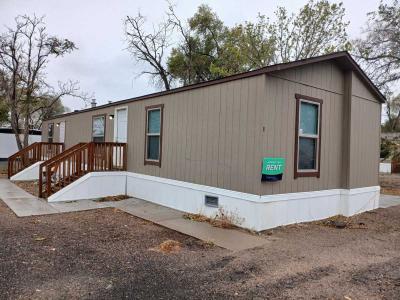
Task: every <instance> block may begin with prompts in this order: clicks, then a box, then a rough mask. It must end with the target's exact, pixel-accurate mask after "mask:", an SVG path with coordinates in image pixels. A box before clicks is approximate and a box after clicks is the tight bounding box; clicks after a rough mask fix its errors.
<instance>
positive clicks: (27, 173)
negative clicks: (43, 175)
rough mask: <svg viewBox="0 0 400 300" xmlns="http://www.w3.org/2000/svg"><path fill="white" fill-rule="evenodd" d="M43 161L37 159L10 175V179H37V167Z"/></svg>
mask: <svg viewBox="0 0 400 300" xmlns="http://www.w3.org/2000/svg"><path fill="white" fill-rule="evenodd" d="M42 162H43V161H38V162H36V163H34V164H33V165H31V166H29V167H27V168H26V169H23V170H22V171H21V172H18V173H17V174H15V175H14V176H11V178H10V180H13V181H26V180H38V179H39V167H40V164H41V163H42Z"/></svg>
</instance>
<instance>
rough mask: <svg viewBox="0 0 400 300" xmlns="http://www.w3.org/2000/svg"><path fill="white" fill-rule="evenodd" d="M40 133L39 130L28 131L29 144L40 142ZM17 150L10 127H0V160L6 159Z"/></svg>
mask: <svg viewBox="0 0 400 300" xmlns="http://www.w3.org/2000/svg"><path fill="white" fill-rule="evenodd" d="M41 138H42V133H41V131H40V130H30V131H29V144H32V143H34V142H40V141H41ZM17 151H18V146H17V142H16V140H15V135H14V132H13V131H12V129H11V128H0V161H5V160H7V158H8V157H10V156H11V155H13V154H14V153H15V152H17Z"/></svg>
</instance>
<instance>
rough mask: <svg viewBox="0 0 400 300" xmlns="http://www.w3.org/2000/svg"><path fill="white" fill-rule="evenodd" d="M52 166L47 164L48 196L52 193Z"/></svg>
mask: <svg viewBox="0 0 400 300" xmlns="http://www.w3.org/2000/svg"><path fill="white" fill-rule="evenodd" d="M50 170H51V168H50V167H49V166H48V165H47V166H46V197H49V196H50V195H51V174H50Z"/></svg>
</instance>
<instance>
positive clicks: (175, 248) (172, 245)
mask: <svg viewBox="0 0 400 300" xmlns="http://www.w3.org/2000/svg"><path fill="white" fill-rule="evenodd" d="M181 249H182V244H181V243H180V242H178V241H175V240H165V241H164V242H162V243H161V244H160V245H158V246H157V247H155V248H151V249H150V250H153V251H157V252H161V253H176V252H179V251H180V250H181Z"/></svg>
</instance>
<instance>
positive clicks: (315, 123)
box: [294, 94, 323, 178]
mask: <svg viewBox="0 0 400 300" xmlns="http://www.w3.org/2000/svg"><path fill="white" fill-rule="evenodd" d="M322 102H323V101H322V100H321V99H316V98H312V97H308V96H303V95H299V94H296V141H295V160H294V161H295V166H294V170H295V172H294V177H295V178H297V177H319V175H320V156H321V119H322V118H321V117H322V115H321V112H322V109H321V108H322Z"/></svg>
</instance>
